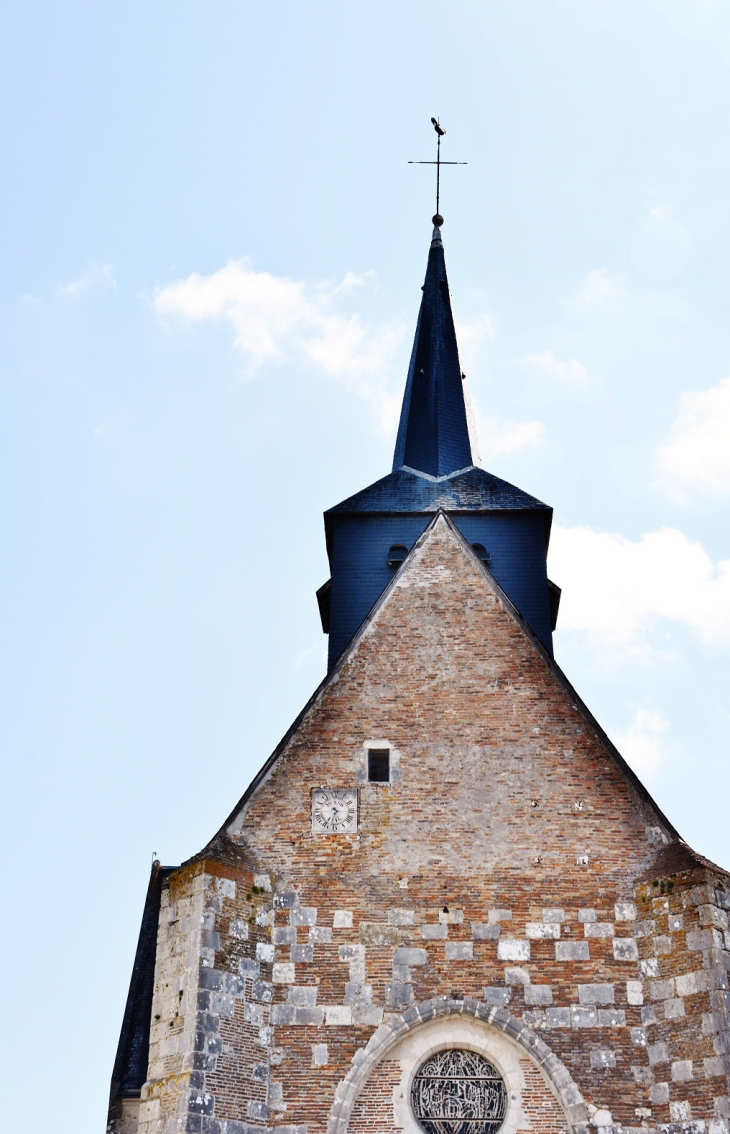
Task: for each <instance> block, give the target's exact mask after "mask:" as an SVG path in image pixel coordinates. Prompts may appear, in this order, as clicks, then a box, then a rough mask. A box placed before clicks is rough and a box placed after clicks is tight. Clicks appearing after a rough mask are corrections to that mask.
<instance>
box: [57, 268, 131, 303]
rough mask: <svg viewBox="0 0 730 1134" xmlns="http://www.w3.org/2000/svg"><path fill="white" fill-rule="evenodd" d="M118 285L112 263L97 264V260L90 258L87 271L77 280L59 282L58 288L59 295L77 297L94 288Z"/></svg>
mask: <svg viewBox="0 0 730 1134" xmlns="http://www.w3.org/2000/svg"><path fill="white" fill-rule="evenodd" d="M116 286H117V281H116V280H115V278H114V269H113V268H112V266H111V264H97V263H96V261H95V260H90V261H89V266H88V268H87V269H86V271H85V272H82V273H81V275H80V276H78V277H77V278H76V279H75V280H70V281H69V283H66V284H59V285H58V287H57V289H56V290H57V292H58V294H59V295H63V296H66V297H67V298H69V299H75V298H76V297H77V296H79V295H81V294H82V293H83V292H85V291H90V290H91V289H92V288H108V287H116Z"/></svg>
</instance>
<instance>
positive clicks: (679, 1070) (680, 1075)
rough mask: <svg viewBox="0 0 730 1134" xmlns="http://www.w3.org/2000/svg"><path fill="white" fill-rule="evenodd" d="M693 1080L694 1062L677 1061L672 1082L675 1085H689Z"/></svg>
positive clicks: (689, 1060) (686, 1060) (673, 1066)
mask: <svg viewBox="0 0 730 1134" xmlns="http://www.w3.org/2000/svg"><path fill="white" fill-rule="evenodd" d="M692 1078H693V1075H692V1060H691V1059H677V1060H675V1061H674V1063H673V1064H672V1081H673V1082H674V1083H687V1082H689V1080H690V1079H692Z"/></svg>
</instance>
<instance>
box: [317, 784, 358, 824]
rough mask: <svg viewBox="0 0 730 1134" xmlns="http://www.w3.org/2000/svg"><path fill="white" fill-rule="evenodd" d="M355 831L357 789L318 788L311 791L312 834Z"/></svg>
mask: <svg viewBox="0 0 730 1134" xmlns="http://www.w3.org/2000/svg"><path fill="white" fill-rule="evenodd" d="M354 831H357V791H356V790H355V789H354V788H347V789H328V788H320V789H317V790H315V791H313V792H312V834H313V835H347V834H350V833H351V832H354Z"/></svg>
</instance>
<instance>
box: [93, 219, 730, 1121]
mask: <svg viewBox="0 0 730 1134" xmlns="http://www.w3.org/2000/svg"><path fill="white" fill-rule="evenodd" d="M436 220H437V221H439V222H440V220H441V218H440V217H437V218H436ZM551 519H552V510H551V509H550V508H549V507H548V506H546V505H545V504H543V503H541V502H540V501H539V500H538V499H536V498H535V497H533V496H530V495H528V494H527V493H525V492H522V491H521V490H520V489H518V488H515V487H514V486H513V485H510V484H507V483H506V482H505V481H502V480H499V479H498V478H497V477H495V476H493V475H491V474H490V473H488V472H486V471H485V470H484V469H483V468H482V467H481V464H480V459H479V455H478V450H477V447H476V436H475V431H474V427H473V421H472V416H471V411H470V403H469V394H468V389H467V383H466V378H465V376H464V374H463V373H462V370H461V365H460V362H459V355H458V349H457V343H456V335H455V332H454V324H453V317H452V312H451V303H450V297H449V291H448V281H447V276H446V267H445V261H444V251H443V242H442V238H441V231H440V224H439V225H438V226H437V227H436V228H434V231H433V236H432V241H431V246H430V249H429V256H428V266H427V271H426V278H425V283H424V287H423V296H422V300H421V310H420V314H419V318H418V325H417V329H416V336H415V341H414V346H413V353H412V356H411V363H410V367H409V371H408V377H407V382H406V390H405V396H404V401H403V409H402V414H401V421H400V426H399V430H398V438H397V442H396V449H395V459H394V464H393V470H392V471H391V473H390V474H388V475H387V476H385V477H384V478H383V479H382V480H380V481H377V482H376V483H375V484H373V485H371V486H370V487H368V488H365V489H364V490H363V491H362V492H360V493H357V494H356V495H355V496H352V497H350V498H349V499H348V500H346V501H344V502H343V503H342V504H339V505H337V506H335V507H333V508H331V509H329V510H328V511H327V512H326V513H325V531H326V538H327V550H328V555H329V560H330V567H331V578H330V580H329V581H328V582H327V583H325V584H324V585H323V587H321V588H320V590H319V592H318V595H317V598H318V602H319V608H320V614H321V618H322V625H323V630H324V631H325V632H326V633H329V669H328V672H327V675H326V677H325V679H324V680H323V682H322V684H321V685H320V687H319V688H318V689H317V690H316V692H315V693H314V695H313V696H312V698H311V700H310V701H309V703H308V704H307V705H306V706H305V708H304V709H303V711H302V713H301V714H300V716H299V717H298V718H297V720H296V721H295V722H294V724H293V725H292V726H291V728H290V729H289V731H288V732H287V733H286V734H285V736H284V738H283V740H282V741H281V743H280V744H279V746H278V748H277V749H276V751H275V752H274V753H273V755H272V756H271V757H270V758H269V759H268V761H267V762H266V763H265V764H264V765H263V767H262V768H261V770H260V771H259V773H258V774H257V776H256V777H255V779H254V781H253V782H252V784H251V785H250V786H249V787H248V789H247V790H246V792H245V793H244V795H243V797H242V799H241V800H240V801H239V802H238V803H237V804H236V806H235V807H234V808H233V810H232V812H231V814H230V816H229V817H228V818H227V819H226V821H225V822H224V823H223V825H222V826H221V828H220V830H219V831H218V832H217V834H215V836H214V837H213V838H212V839H211V841H210V842H209V843H208V845H207V846H206V847H204V848H203V850H201V851H200V852H199V853H198V854H196V855H194V856H193V857H192V858H190V859H189V860H188V861H187V862H185V863H183V864H182V866H179V867H176V868H172V867H163V866H161V865H160V864H159V863H155V864H154V866H153V868H152V874H151V877H150V882H149V889H148V894H147V899H146V902H145V908H144V913H143V918H142V927H141V931H140V937H139V945H138V949H137V954H136V957H135V961H134V967H133V973H132V980H131V984H130V991H129V997H128V1000H127V1005H126V1010H125V1014H124V1019H123V1023H122V1031H121V1036H120V1042H119V1049H118V1054H117V1059H116V1063H115V1066H114V1072H113V1077H112V1088H111V1100H110V1110H109V1121H108V1127H107V1129H108V1132H109V1134H173V1132H175V1134H177V1132H199V1134H268V1132H271V1134H274V1132H276V1134H387V1132H393V1134H400V1132H403V1134H418V1132H420V1134H433V1132H439V1134H467V1132H469V1134H496V1131H497V1130H500V1131H502V1132H503V1134H529V1132H535V1134H563V1132H565V1134H588V1132H589V1131H603V1132H604V1134H614V1132H615V1134H619V1131H621V1132H622V1134H624V1132H626V1134H628V1132H632V1134H638V1132H639V1131H648V1130H660V1131H662V1132H666V1134H680V1132H683V1134H730V1094H729V1089H730V1081H729V1074H730V992H729V991H728V987H729V986H728V970H729V969H730V874H728V872H727V871H725V870H723V869H721V868H720V867H717V866H715V865H713V864H712V863H710V862H708V861H707V860H705V859H704V858H702V857H701V856H700V855H698V854H696V853H695V852H693V851H692V850H691V849H690V848H689V847H688V846H687V845H686V844H685V843H684V842H683V840H682V839H681V837H680V836H679V834H678V833H677V831H676V830H675V829H674V827H673V826H672V824H671V822H670V821H669V820H668V819H667V818H666V817H665V816H664V815H663V814H662V812H661V811H660V810H659V808H658V807H657V805H656V804H655V803H654V801H653V800H652V798H651V796H650V795H649V793H648V792H647V790H646V789H645V788H644V787H643V785H642V784H641V783H640V781H639V780H638V779H637V777H636V776H635V774H634V773H633V772H632V771H631V769H630V768H629V767H628V766H627V765H626V763H625V762H624V761H623V759H622V758H621V756H620V754H619V753H618V752H617V751H616V749H615V748H614V746H613V745H612V744H611V742H610V741H609V739H608V738H607V736H606V734H605V733H604V732H603V731H602V729H601V728H600V726H599V725H598V723H597V722H596V721H595V720H594V718H593V717H592V715H591V714H590V712H589V710H588V709H587V708H586V706H585V705H584V704H583V702H582V701H581V700H580V698H579V696H578V694H577V693H576V692H575V690H574V689H573V688H572V686H571V685H570V683H569V682H568V680H567V679H566V677H565V676H564V675H563V673H562V672H561V670H560V669H559V667H558V665H557V664H556V662H555V661H554V659H553V644H552V631H553V630H554V628H555V623H556V619H557V614H558V605H559V598H560V591H559V588H558V587H556V586H555V585H554V584H552V583H551V582H550V581H549V580H548V577H547V570H546V559H547V548H548V541H549V536H550V523H551ZM441 1053H445V1054H444V1055H443V1058H438V1057H439V1056H440V1054H441ZM477 1057H478V1058H477Z"/></svg>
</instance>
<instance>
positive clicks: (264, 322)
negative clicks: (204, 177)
mask: <svg viewBox="0 0 730 1134" xmlns="http://www.w3.org/2000/svg"><path fill="white" fill-rule="evenodd" d="M363 283H364V277H358V276H355V275H353V273H351V272H348V274H347V275H346V276H345V278H344V279H343V280H342V281H341V282H340V283H339V284H328V283H319V284H312V283H308V282H305V281H302V280H292V279H289V278H287V277H285V276H275V275H272V274H271V273H270V272H260V271H257V270H256V269H255V268H254V266H253V264H252V262H251V261H250V260H249V259H242V260H232V261H231V262H230V263H228V264H226V266H225V267H224V268H220V269H219V270H218V271H216V272H212V273H211V274H210V275H207V276H203V275H199V274H198V273H197V272H193V273H192V275H190V276H188V277H187V279H182V280H176V281H174V282H173V283H171V284H168V285H167V286H166V287H162V288H158V289H157V290H156V291H155V294H154V297H153V303H154V307H155V310H156V311H157V313H158V315H160V316H161V317H162V318H163V319H166V318H177V319H181V320H183V321H185V322H188V323H202V322H227V323H229V324H230V326H231V327H232V328H233V332H234V348H235V349H236V350H237V351H238V352H239V353H240V354H241V355H242V356H243V357H244V359H245V361H246V363H247V365H248V366H249V368H250V369H251V370H252V371H255V370H256V369H258V368H259V367H261V366H262V365H263V364H265V363H279V362H283V361H291V360H298V361H304V362H307V363H310V364H312V365H314V366H315V367H317V368H318V369H320V370H322V371H323V372H324V373H325V374H327V375H328V376H329V377H332V378H335V379H337V380H339V381H341V382H342V383H343V384H344V385H345V386H347V387H348V388H349V389H351V390H352V391H353V392H355V393H357V394H359V395H360V396H361V397H363V398H364V399H365V400H366V401H368V402H369V403H370V404H371V406H372V408H373V409H374V410H375V412H376V413H377V416H378V418H379V423H380V426H381V427H382V428H383V429H384V430H385V431H388V432H391V431H392V430H393V429H394V426H395V423H396V422H397V420H398V410H399V404H400V396H399V395H397V394H395V393H394V392H392V391H391V390H390V389H389V383H388V378H389V373H388V371H389V367H390V365H391V363H392V361H393V358H394V355H395V351H396V348H397V346H398V344H399V343H400V340H401V337H402V334H403V328H402V327H400V326H394V325H391V326H385V327H382V326H381V327H378V328H373V327H371V326H370V325H368V324H367V323H365V322H363V320H362V319H361V317H360V316H359V315H357V314H345V313H343V312H342V311H341V310H340V309H339V308H338V301H339V300H340V297H341V296H343V295H347V294H349V293H350V292H351V291H352V290H353V288H355V287H358V286H361V285H362V284H363Z"/></svg>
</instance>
